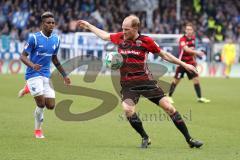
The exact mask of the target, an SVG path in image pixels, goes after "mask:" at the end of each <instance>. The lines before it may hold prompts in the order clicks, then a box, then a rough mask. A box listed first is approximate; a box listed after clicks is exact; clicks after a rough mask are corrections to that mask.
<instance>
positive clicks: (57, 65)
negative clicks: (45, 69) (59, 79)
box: [52, 55, 71, 85]
mask: <svg viewBox="0 0 240 160" xmlns="http://www.w3.org/2000/svg"><path fill="white" fill-rule="evenodd" d="M52 62H53V64H54V65H55V67H56V68H57V70H58V71H59V72H60V73H61V75H62V76H63V80H64V83H65V84H67V85H69V84H71V80H70V78H69V77H68V76H67V74H66V72H65V70H64V69H63V67H62V65H61V64H60V62H59V60H58V58H57V55H53V56H52Z"/></svg>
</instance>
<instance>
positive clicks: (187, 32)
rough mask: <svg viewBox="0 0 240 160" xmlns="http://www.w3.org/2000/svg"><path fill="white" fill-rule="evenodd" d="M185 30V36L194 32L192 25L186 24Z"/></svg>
mask: <svg viewBox="0 0 240 160" xmlns="http://www.w3.org/2000/svg"><path fill="white" fill-rule="evenodd" d="M185 32H186V35H187V36H193V34H194V30H193V27H192V26H186V29H185Z"/></svg>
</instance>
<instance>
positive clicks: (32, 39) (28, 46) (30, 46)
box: [24, 34, 36, 54]
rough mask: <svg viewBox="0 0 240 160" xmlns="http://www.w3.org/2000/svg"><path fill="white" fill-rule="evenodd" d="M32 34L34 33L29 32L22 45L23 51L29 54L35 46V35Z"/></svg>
mask: <svg viewBox="0 0 240 160" xmlns="http://www.w3.org/2000/svg"><path fill="white" fill-rule="evenodd" d="M34 36H35V35H34V34H30V35H29V37H28V40H27V42H26V43H25V45H24V51H25V52H27V53H28V54H31V52H32V50H33V49H34V47H35V43H36V37H34Z"/></svg>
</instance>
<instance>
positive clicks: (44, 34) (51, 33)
mask: <svg viewBox="0 0 240 160" xmlns="http://www.w3.org/2000/svg"><path fill="white" fill-rule="evenodd" d="M40 33H41V35H42V36H43V37H45V38H47V39H48V38H51V37H52V33H51V35H50V36H49V37H47V36H45V34H44V33H43V32H42V31H40Z"/></svg>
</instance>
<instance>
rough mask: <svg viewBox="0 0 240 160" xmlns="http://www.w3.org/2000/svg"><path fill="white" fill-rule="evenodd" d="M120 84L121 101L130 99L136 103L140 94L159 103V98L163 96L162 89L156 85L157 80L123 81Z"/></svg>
mask: <svg viewBox="0 0 240 160" xmlns="http://www.w3.org/2000/svg"><path fill="white" fill-rule="evenodd" d="M121 86H122V90H121V95H122V101H124V100H126V99H131V100H132V101H133V102H134V103H135V104H137V103H138V101H139V98H140V96H141V95H142V96H144V97H145V98H147V99H149V100H150V101H151V102H153V103H155V104H156V105H159V101H160V99H162V98H163V97H164V96H165V94H164V92H163V90H162V89H161V88H160V87H159V86H158V85H157V81H154V80H148V81H133V82H127V83H126V82H125V83H121Z"/></svg>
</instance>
